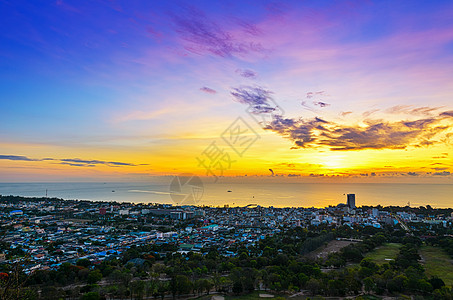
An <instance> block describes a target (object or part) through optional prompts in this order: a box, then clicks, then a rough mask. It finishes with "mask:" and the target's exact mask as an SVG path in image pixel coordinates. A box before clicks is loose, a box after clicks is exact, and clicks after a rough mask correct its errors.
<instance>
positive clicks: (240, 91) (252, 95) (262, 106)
mask: <svg viewBox="0 0 453 300" xmlns="http://www.w3.org/2000/svg"><path fill="white" fill-rule="evenodd" d="M271 94H272V92H271V91H268V90H266V89H264V88H262V87H258V86H242V87H239V88H233V90H232V91H231V95H232V96H233V97H234V99H235V100H236V101H237V102H239V103H242V104H247V105H249V107H250V108H251V112H252V113H254V114H257V115H258V114H267V113H271V112H273V111H275V109H276V108H275V107H274V106H273V104H272V101H271V99H272V98H271Z"/></svg>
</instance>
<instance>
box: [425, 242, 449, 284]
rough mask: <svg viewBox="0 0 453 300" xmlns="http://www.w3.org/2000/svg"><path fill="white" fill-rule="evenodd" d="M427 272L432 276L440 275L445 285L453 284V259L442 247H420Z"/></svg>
mask: <svg viewBox="0 0 453 300" xmlns="http://www.w3.org/2000/svg"><path fill="white" fill-rule="evenodd" d="M420 255H421V257H422V259H423V266H424V267H425V273H426V275H428V277H430V276H438V277H439V278H441V279H442V280H443V281H444V282H445V285H447V286H452V285H453V260H452V259H451V258H450V257H449V256H448V254H447V253H445V252H444V251H443V250H442V249H441V248H438V247H432V246H423V247H421V249H420Z"/></svg>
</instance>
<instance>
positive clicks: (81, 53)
mask: <svg viewBox="0 0 453 300" xmlns="http://www.w3.org/2000/svg"><path fill="white" fill-rule="evenodd" d="M0 96H1V98H0V99H1V100H0V112H1V118H0V181H3V182H7V181H60V180H66V181H71V180H74V181H78V180H94V181H107V180H112V181H114V180H143V179H146V178H149V177H150V176H161V175H176V174H179V173H195V174H198V175H203V176H214V175H215V176H221V175H223V176H232V177H235V176H245V175H247V176H249V177H250V176H254V175H258V176H271V175H272V172H273V173H274V175H278V176H282V177H287V176H290V177H295V176H300V177H301V178H305V177H316V178H318V177H327V176H337V175H339V177H342V178H344V177H367V178H371V179H373V178H384V177H385V178H388V179H390V180H400V179H401V178H403V179H405V178H430V179H429V180H434V181H435V180H438V181H439V182H446V181H447V182H451V181H452V180H453V175H452V174H451V173H450V172H452V173H453V151H452V149H453V129H452V125H453V2H452V1H281V2H272V1H187V2H183V1H114V0H111V1H108V0H104V1H79V0H74V1H69V0H57V1H21V0H11V1H5V0H0ZM371 179H370V180H371ZM376 180H377V179H376Z"/></svg>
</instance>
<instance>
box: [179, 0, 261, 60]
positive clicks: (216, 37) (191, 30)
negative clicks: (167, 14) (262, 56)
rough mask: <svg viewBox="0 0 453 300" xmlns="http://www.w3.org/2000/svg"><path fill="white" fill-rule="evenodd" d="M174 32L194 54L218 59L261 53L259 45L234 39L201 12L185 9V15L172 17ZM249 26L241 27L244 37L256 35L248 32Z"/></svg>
mask: <svg viewBox="0 0 453 300" xmlns="http://www.w3.org/2000/svg"><path fill="white" fill-rule="evenodd" d="M173 20H174V24H175V29H176V32H177V33H178V34H179V35H180V37H181V39H182V40H184V41H185V42H187V43H188V44H187V45H186V46H185V47H184V48H185V49H186V50H187V51H189V52H192V53H195V54H203V53H206V52H207V53H210V54H212V55H215V56H220V57H232V56H237V55H244V54H248V53H251V52H261V51H263V47H262V46H261V44H260V43H255V42H253V41H246V40H244V37H241V38H240V39H239V38H236V37H235V35H234V34H233V33H231V32H228V31H226V30H224V29H223V28H221V26H219V25H218V24H217V23H215V22H214V21H211V20H210V19H209V18H208V17H207V16H206V15H205V14H204V13H203V12H201V11H198V10H196V9H193V8H192V9H187V11H186V13H185V14H183V15H179V16H174V17H173ZM250 28H251V27H250V26H246V27H242V31H243V33H244V34H245V35H249V36H250V35H253V34H251V33H255V34H258V31H257V30H254V31H250Z"/></svg>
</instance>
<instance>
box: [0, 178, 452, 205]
mask: <svg viewBox="0 0 453 300" xmlns="http://www.w3.org/2000/svg"><path fill="white" fill-rule="evenodd" d="M346 194H355V195H356V196H355V198H356V205H357V206H362V205H373V206H376V205H382V206H389V205H395V206H406V205H408V204H409V205H410V206H415V207H418V206H426V205H431V206H432V207H434V208H451V207H453V184H430V183H428V184H423V183H422V184H420V183H416V184H413V183H332V182H328V183H327V182H323V183H303V182H302V183H301V182H289V183H287V182H265V183H260V182H242V181H241V182H203V183H195V184H192V185H190V184H188V183H186V184H184V182H177V183H176V185H175V182H174V181H173V179H171V178H169V179H168V180H160V181H159V182H44V183H43V182H40V183H36V182H35V183H17V182H16V183H0V195H18V196H29V197H45V196H46V195H47V197H57V198H63V199H77V200H92V201H117V202H133V203H162V204H178V205H193V204H195V205H200V206H204V205H207V206H214V207H218V206H225V205H228V206H230V207H235V206H246V205H250V204H251V205H260V206H265V207H269V206H273V207H327V206H329V205H337V204H339V203H345V202H346Z"/></svg>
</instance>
